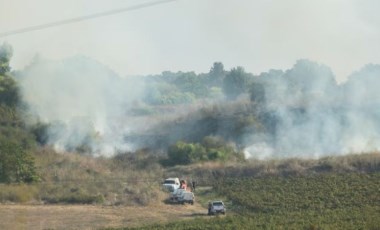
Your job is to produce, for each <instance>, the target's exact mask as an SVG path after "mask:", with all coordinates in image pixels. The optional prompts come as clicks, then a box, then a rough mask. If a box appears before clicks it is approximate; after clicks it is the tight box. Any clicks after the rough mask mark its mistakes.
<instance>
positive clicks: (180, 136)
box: [20, 56, 380, 159]
mask: <svg viewBox="0 0 380 230" xmlns="http://www.w3.org/2000/svg"><path fill="white" fill-rule="evenodd" d="M185 75H186V79H188V80H189V81H188V82H185V83H186V84H185V85H184V86H186V87H184V89H191V90H192V91H194V92H198V91H200V89H201V88H199V87H200V86H198V85H197V86H196V87H195V88H194V87H193V85H191V84H192V83H191V82H193V80H194V79H195V78H193V77H201V76H203V77H205V79H206V78H207V77H208V78H210V77H212V76H213V75H211V74H209V75H207V74H203V75H202V74H200V75H198V76H196V75H195V74H194V73H191V74H187V73H184V75H183V76H185ZM170 76H171V78H173V79H177V77H178V76H182V75H178V76H174V75H173V76H172V75H170ZM221 76H225V73H223V74H222V75H221ZM247 76H248V77H249V78H250V80H249V81H247V82H248V83H247V88H250V87H251V86H250V85H249V84H251V83H252V82H253V83H254V85H256V86H257V85H261V87H262V89H263V90H257V89H260V87H259V88H257V87H251V91H250V93H251V95H250V96H251V99H252V102H250V103H249V104H250V106H251V109H247V110H246V111H245V112H244V113H245V114H246V113H251V114H248V115H242V116H246V117H237V116H236V115H235V114H236V113H235V112H234V111H230V109H229V108H230V107H228V104H231V101H228V100H227V99H226V100H225V101H224V100H221V99H220V94H219V96H218V99H217V100H215V101H213V102H210V101H211V99H210V96H208V99H207V100H206V99H203V98H197V99H194V97H193V96H192V94H189V93H181V92H179V91H176V92H175V93H174V94H173V93H172V95H175V99H176V100H183V101H191V100H195V102H194V101H193V102H191V103H189V104H187V105H186V104H182V105H181V106H179V105H175V106H166V105H163V106H156V107H155V105H154V104H152V105H150V106H146V108H148V110H149V109H152V108H153V110H155V111H154V112H153V113H152V112H151V111H142V110H140V111H139V112H138V115H136V114H135V113H134V112H136V108H140V109H141V108H143V109H144V107H142V106H141V104H144V102H143V101H144V98H145V99H146V98H150V99H151V98H152V97H154V98H161V99H162V98H164V99H165V100H172V99H173V98H172V97H169V96H165V95H163V94H162V93H163V92H173V87H174V86H173V85H171V84H170V82H171V80H167V81H162V82H160V81H161V80H162V76H160V77H159V78H154V77H149V76H147V77H129V78H122V77H120V76H118V75H117V74H115V73H114V72H113V71H111V70H110V69H108V68H107V67H105V66H104V65H102V64H100V63H98V62H96V61H94V60H92V59H89V58H85V57H80V56H79V57H73V58H68V59H65V60H63V61H48V60H41V59H36V60H35V61H34V62H33V63H32V64H31V65H30V66H29V67H27V68H26V69H25V70H24V71H22V74H21V76H20V82H21V88H22V94H23V99H24V101H25V103H26V104H27V105H28V107H29V109H30V112H31V114H32V116H30V117H29V122H30V123H31V124H35V123H38V122H42V123H47V124H49V126H48V131H47V138H46V143H47V144H51V145H53V146H55V148H56V149H58V150H64V151H83V152H90V153H92V154H100V155H111V154H113V153H115V152H116V151H130V150H134V149H136V148H144V147H150V148H153V149H155V148H161V149H164V150H165V148H166V147H167V146H168V145H170V144H173V143H175V142H176V141H178V140H185V141H189V142H191V141H194V142H199V141H201V140H202V138H203V137H205V136H221V137H223V138H224V139H225V140H226V141H232V142H235V143H236V144H237V145H236V146H237V148H240V149H242V150H244V152H245V154H246V156H247V157H253V158H259V159H266V158H274V157H276V158H277V157H308V158H309V157H314V158H315V157H321V156H326V155H340V154H347V153H353V152H355V153H357V152H367V151H375V150H380V109H379V108H380V91H379V90H378V85H380V66H379V65H372V64H371V65H367V66H365V67H363V68H362V69H361V70H359V71H357V72H355V73H353V74H352V75H351V76H349V77H348V80H347V81H346V82H344V83H342V84H337V83H336V80H335V76H334V74H333V72H332V71H331V70H330V68H328V67H327V66H324V65H320V64H317V63H314V62H311V61H308V60H300V61H297V63H296V64H295V65H294V66H293V67H292V68H291V69H289V70H286V71H282V70H270V71H268V72H265V73H262V74H260V76H253V75H251V74H247ZM147 80H148V81H147ZM153 80H154V81H156V83H157V85H159V86H160V90H161V91H157V90H156V89H155V87H154V84H155V83H154V84H152V82H153ZM177 80H178V79H177ZM177 80H173V82H176V81H177ZM219 80H220V79H219ZM149 81H150V83H149ZM210 82H213V81H212V79H211V81H210ZM148 83H149V84H148ZM214 83H215V82H214ZM214 83H213V84H214ZM146 84H148V85H149V86H147V85H146ZM188 84H190V85H188ZM204 86H205V85H204V84H203V85H202V87H204ZM202 89H203V88H202ZM210 89H211V86H210V87H209V90H210ZM213 90H215V87H214V88H213ZM201 92H202V93H204V92H203V91H201ZM260 93H261V94H263V95H259V96H257V95H256V94H260ZM157 95H159V96H160V97H157ZM200 95H201V94H200ZM205 95H206V93H205ZM209 95H211V94H209ZM240 98H242V97H240ZM243 98H244V97H243ZM214 99H215V98H214ZM238 100H239V99H238ZM206 101H207V102H206ZM151 102H152V103H158V102H157V101H156V100H152V99H151ZM181 103H182V102H181ZM233 103H236V102H233ZM199 104H202V106H203V107H207V108H209V111H213V110H215V109H210V108H216V110H218V112H217V114H218V115H215V113H213V112H210V113H211V114H210V115H204V114H207V112H206V113H205V112H203V115H199V116H198V117H197V116H192V115H189V114H187V112H189V111H192V113H193V114H202V109H201V110H199V111H200V112H198V113H196V111H197V110H198V109H199V108H201V107H202V106H200V107H197V106H196V105H199ZM218 108H223V109H218ZM231 108H233V106H231ZM252 108H253V109H252ZM178 110H180V112H178ZM160 111H163V112H160ZM194 111H195V112H194ZM205 111H206V110H205ZM226 111H228V112H226ZM247 111H249V112H247ZM145 112H146V113H147V114H148V115H147V114H145V115H144V116H142V115H141V114H143V113H145ZM221 113H224V114H221ZM239 116H240V115H239ZM238 119H241V120H242V121H249V122H250V123H249V124H251V126H250V127H246V128H244V127H243V128H241V127H240V128H239V129H236V127H237V126H236V121H237V120H238ZM163 121H165V122H163ZM166 124H169V125H166ZM240 126H241V124H240ZM232 130H234V131H232ZM236 130H243V131H239V132H238V131H236ZM235 134H236V135H235Z"/></svg>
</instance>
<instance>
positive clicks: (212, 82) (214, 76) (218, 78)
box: [207, 62, 226, 87]
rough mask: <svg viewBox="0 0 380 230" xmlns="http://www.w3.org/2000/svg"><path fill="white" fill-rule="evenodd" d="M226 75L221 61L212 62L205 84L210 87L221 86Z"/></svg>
mask: <svg viewBox="0 0 380 230" xmlns="http://www.w3.org/2000/svg"><path fill="white" fill-rule="evenodd" d="M225 77H226V71H225V70H224V65H223V63H221V62H214V64H213V66H212V67H211V69H210V72H209V74H208V79H207V80H208V81H207V84H208V85H209V86H210V87H221V86H222V85H223V80H224V78H225Z"/></svg>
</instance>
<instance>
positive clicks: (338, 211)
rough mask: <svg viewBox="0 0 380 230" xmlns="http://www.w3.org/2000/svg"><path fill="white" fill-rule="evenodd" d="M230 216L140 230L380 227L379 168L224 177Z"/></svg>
mask: <svg viewBox="0 0 380 230" xmlns="http://www.w3.org/2000/svg"><path fill="white" fill-rule="evenodd" d="M214 192H215V195H216V196H223V197H226V198H227V200H226V203H227V205H228V206H227V208H228V211H229V212H228V214H227V216H226V217H212V218H196V219H194V220H192V221H181V222H173V223H169V224H165V225H153V226H152V225H150V226H145V227H142V228H139V229H379V228H380V227H379V226H380V218H379V217H380V173H372V174H369V173H363V174H362V173H346V174H336V173H335V174H319V175H312V176H310V175H309V176H293V177H285V176H272V177H265V178H225V179H223V180H219V181H218V182H216V183H215V185H214Z"/></svg>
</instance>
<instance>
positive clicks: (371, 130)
mask: <svg viewBox="0 0 380 230" xmlns="http://www.w3.org/2000/svg"><path fill="white" fill-rule="evenodd" d="M261 81H262V83H263V84H264V85H265V89H266V91H265V93H266V94H265V96H266V102H265V105H264V107H265V108H264V109H263V111H264V112H265V113H270V114H271V115H272V117H273V119H271V120H270V121H269V124H267V127H272V131H267V132H264V133H262V134H261V136H258V134H253V135H248V136H247V137H246V138H247V139H246V142H245V143H247V147H246V148H245V154H246V156H247V157H254V158H259V159H263V158H268V157H269V158H270V157H313V158H317V157H322V156H326V155H341V154H348V153H358V152H359V153H360V152H368V151H377V150H379V149H380V141H379V137H380V136H379V135H380V129H379V128H380V126H379V125H380V123H379V118H380V117H379V115H380V113H379V109H378V108H379V96H380V95H379V91H378V90H377V89H376V88H377V87H376V86H377V85H378V84H379V83H380V82H379V81H380V66H379V65H367V66H365V67H363V68H362V69H361V70H360V71H358V72H355V73H353V74H352V75H351V76H349V78H348V80H347V81H346V82H345V83H343V84H340V85H337V84H336V82H335V79H334V75H333V74H332V71H331V70H330V69H329V68H328V67H326V66H324V65H319V64H317V63H313V62H310V61H307V60H300V61H298V62H297V63H296V64H295V65H294V66H293V68H292V69H290V70H287V71H286V72H282V71H269V72H268V73H263V74H262V75H261Z"/></svg>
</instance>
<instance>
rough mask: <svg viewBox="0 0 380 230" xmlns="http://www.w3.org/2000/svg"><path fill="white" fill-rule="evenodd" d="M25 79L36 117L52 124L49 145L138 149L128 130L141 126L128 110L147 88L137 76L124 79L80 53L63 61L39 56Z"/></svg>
mask: <svg viewBox="0 0 380 230" xmlns="http://www.w3.org/2000/svg"><path fill="white" fill-rule="evenodd" d="M20 82H21V88H22V94H23V98H24V101H25V102H26V103H27V105H28V107H29V109H30V111H31V113H32V114H33V116H32V117H33V118H34V119H32V121H30V122H33V123H35V122H36V121H38V122H43V123H47V124H49V128H48V130H47V132H48V133H47V144H51V145H53V146H55V148H56V149H58V150H72V151H74V150H78V149H79V150H80V148H85V149H81V150H82V151H89V152H92V153H98V154H107V155H109V154H112V153H114V152H115V151H116V150H124V151H125V150H129V149H131V148H132V146H131V145H130V144H129V143H125V142H124V140H123V135H124V134H125V133H128V132H130V131H131V129H132V128H133V127H134V126H135V125H134V124H133V123H132V121H130V120H127V119H126V118H125V114H126V113H127V111H128V109H129V108H130V106H131V103H132V102H133V101H134V100H135V99H136V98H139V97H140V96H139V95H140V91H139V89H142V88H143V87H141V85H140V84H141V82H139V81H137V80H136V79H123V78H120V77H119V76H118V75H117V74H115V73H114V72H112V71H111V70H110V69H108V68H107V67H105V66H103V65H102V64H100V63H98V62H96V61H94V60H92V59H89V58H86V57H81V56H77V57H73V58H69V59H66V60H63V61H48V60H41V59H38V58H36V59H35V60H34V62H33V63H32V64H31V65H30V66H29V67H27V68H26V69H25V70H24V71H23V73H22V77H21V78H20ZM86 148H87V149H86Z"/></svg>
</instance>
